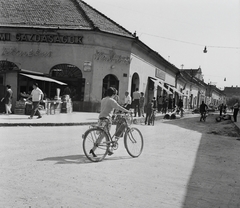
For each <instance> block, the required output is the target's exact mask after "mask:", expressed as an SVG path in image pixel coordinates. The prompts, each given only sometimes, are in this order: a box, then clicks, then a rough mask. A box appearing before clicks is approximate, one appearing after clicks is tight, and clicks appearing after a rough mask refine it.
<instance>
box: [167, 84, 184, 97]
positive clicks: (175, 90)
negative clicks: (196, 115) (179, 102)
mask: <svg viewBox="0 0 240 208" xmlns="http://www.w3.org/2000/svg"><path fill="white" fill-rule="evenodd" d="M169 87H170V88H171V89H172V90H173V91H174V92H177V93H178V94H179V95H182V96H184V94H183V93H182V92H180V91H179V90H178V89H177V88H175V87H171V86H169Z"/></svg>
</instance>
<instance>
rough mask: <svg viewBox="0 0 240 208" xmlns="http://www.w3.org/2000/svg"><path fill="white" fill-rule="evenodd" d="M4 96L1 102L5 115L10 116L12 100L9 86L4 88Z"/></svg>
mask: <svg viewBox="0 0 240 208" xmlns="http://www.w3.org/2000/svg"><path fill="white" fill-rule="evenodd" d="M6 89H7V90H6V95H5V96H4V97H3V98H2V100H1V102H2V101H4V104H5V113H6V114H11V113H12V110H11V108H12V98H13V91H12V89H11V86H10V85H7V86H6Z"/></svg>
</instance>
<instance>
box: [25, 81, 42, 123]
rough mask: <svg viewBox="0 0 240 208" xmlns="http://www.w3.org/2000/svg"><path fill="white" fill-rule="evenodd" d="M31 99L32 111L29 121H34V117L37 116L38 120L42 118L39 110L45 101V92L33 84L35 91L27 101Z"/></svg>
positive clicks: (36, 84)
mask: <svg viewBox="0 0 240 208" xmlns="http://www.w3.org/2000/svg"><path fill="white" fill-rule="evenodd" d="M30 98H32V111H31V115H30V117H29V119H32V118H33V116H34V115H37V116H38V117H37V118H38V119H39V118H42V116H41V113H40V111H39V109H38V108H39V105H40V102H41V101H42V100H43V92H42V90H40V89H39V88H38V83H34V84H33V90H32V92H31V95H30V96H29V97H28V98H27V99H26V100H29V99H30Z"/></svg>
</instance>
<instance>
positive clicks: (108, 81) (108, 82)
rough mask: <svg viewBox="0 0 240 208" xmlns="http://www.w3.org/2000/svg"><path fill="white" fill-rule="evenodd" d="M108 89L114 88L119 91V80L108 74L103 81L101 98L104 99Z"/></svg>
mask: <svg viewBox="0 0 240 208" xmlns="http://www.w3.org/2000/svg"><path fill="white" fill-rule="evenodd" d="M109 87H114V88H116V89H117V91H119V80H118V78H117V77H116V76H115V75H113V74H108V75H107V76H105V77H104V79H103V85H102V98H103V97H106V95H107V94H106V92H107V89H108V88H109Z"/></svg>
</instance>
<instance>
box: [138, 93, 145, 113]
mask: <svg viewBox="0 0 240 208" xmlns="http://www.w3.org/2000/svg"><path fill="white" fill-rule="evenodd" d="M140 94H141V97H140V100H139V107H140V115H141V116H142V117H144V100H145V98H144V93H143V92H141V93H140Z"/></svg>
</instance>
